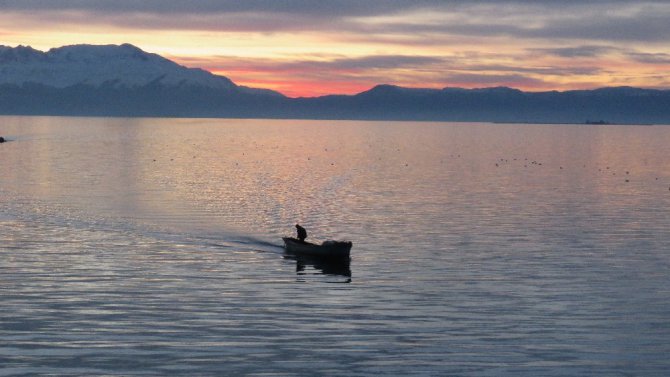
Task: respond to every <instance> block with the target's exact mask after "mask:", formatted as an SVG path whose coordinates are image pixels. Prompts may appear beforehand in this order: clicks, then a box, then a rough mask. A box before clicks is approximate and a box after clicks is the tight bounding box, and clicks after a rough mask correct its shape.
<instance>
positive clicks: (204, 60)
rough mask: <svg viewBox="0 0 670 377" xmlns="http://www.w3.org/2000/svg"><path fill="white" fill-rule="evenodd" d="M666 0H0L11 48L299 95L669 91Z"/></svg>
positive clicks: (0, 29)
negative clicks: (158, 65)
mask: <svg viewBox="0 0 670 377" xmlns="http://www.w3.org/2000/svg"><path fill="white" fill-rule="evenodd" d="M669 41H670V2H669V1H613V0H610V1H604V0H600V1H598V0H593V1H578V0H574V1H573V0H563V1H521V0H518V1H492V0H488V1H477V0H474V1H448V0H445V1H429V0H426V1H421V0H413V1H401V0H374V1H372V0H371V1H361V0H337V1H311V0H282V1H271V0H267V1H259V0H245V1H214V0H211V1H208V0H202V1H197V0H192V1H176V0H144V1H135V0H88V1H82V0H78V1H77V0H14V1H10V0H0V45H6V46H12V47H13V46H17V45H30V46H32V47H34V48H36V49H39V50H48V49H50V48H52V47H59V46H63V45H70V44H80V43H87V44H122V43H131V44H134V45H136V46H138V47H140V48H142V49H143V50H145V51H148V52H153V53H157V54H160V55H163V56H165V57H167V58H169V59H172V60H175V61H176V62H178V63H180V64H183V65H186V66H189V67H200V68H204V69H206V70H209V71H211V72H213V73H216V74H221V75H224V76H227V77H228V78H230V79H232V80H233V81H234V82H235V83H237V84H241V85H247V86H253V87H260V88H268V89H274V90H278V91H280V92H282V93H284V94H286V95H288V96H316V95H323V94H336V93H338V94H339V93H341V94H351V93H357V92H360V91H363V90H367V89H369V88H370V87H372V86H374V85H376V84H381V83H387V84H395V85H401V86H408V87H428V88H442V87H446V86H455V87H465V88H474V87H490V86H500V85H504V86H511V87H515V88H519V89H523V90H530V91H540V90H554V89H556V90H567V89H581V88H596V87H602V86H620V85H630V86H639V87H649V88H669V87H670V42H669Z"/></svg>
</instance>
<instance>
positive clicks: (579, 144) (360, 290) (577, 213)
mask: <svg viewBox="0 0 670 377" xmlns="http://www.w3.org/2000/svg"><path fill="white" fill-rule="evenodd" d="M0 135H2V136H4V137H5V138H7V139H9V140H10V141H9V142H7V143H4V144H0V299H1V300H2V301H1V303H2V304H1V305H0V339H1V341H0V375H2V376H9V375H40V374H49V375H249V376H270V375H278V376H313V375H327V376H372V375H380V376H446V375H454V376H460V375H464V376H573V375H574V376H667V373H668V369H669V368H670V361H668V354H670V254H669V251H670V153H669V151H670V147H669V146H670V127H668V126H665V127H664V126H585V125H502V124H474V123H471V124H466V123H463V124H459V123H408V122H405V123H392V122H334V121H277V120H208V119H132V118H131V119H103V118H58V117H1V118H0ZM296 222H300V223H301V224H302V225H304V226H305V227H306V228H307V231H308V232H309V238H308V240H318V241H321V240H325V239H347V240H351V241H353V243H354V247H353V249H352V259H351V262H350V263H349V264H348V265H346V264H337V265H333V264H328V263H322V262H321V261H314V260H296V259H295V258H293V257H290V256H286V255H284V252H283V249H282V242H281V237H282V236H285V235H292V234H293V233H294V231H295V229H294V227H293V226H294V224H295V223H296Z"/></svg>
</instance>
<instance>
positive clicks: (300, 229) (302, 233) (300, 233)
mask: <svg viewBox="0 0 670 377" xmlns="http://www.w3.org/2000/svg"><path fill="white" fill-rule="evenodd" d="M295 229H296V230H297V231H298V239H299V240H300V242H305V238H307V231H306V230H305V228H303V227H301V226H300V224H295Z"/></svg>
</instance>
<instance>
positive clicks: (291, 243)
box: [282, 237, 352, 258]
mask: <svg viewBox="0 0 670 377" xmlns="http://www.w3.org/2000/svg"><path fill="white" fill-rule="evenodd" d="M282 239H283V240H284V247H285V248H286V251H287V252H289V253H293V254H298V255H310V256H315V257H323V258H348V257H349V252H350V251H351V246H352V243H351V242H349V241H324V242H323V243H322V244H321V245H318V244H315V243H310V242H305V241H300V240H299V239H297V238H293V237H283V238H282Z"/></svg>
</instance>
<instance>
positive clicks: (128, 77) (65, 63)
mask: <svg viewBox="0 0 670 377" xmlns="http://www.w3.org/2000/svg"><path fill="white" fill-rule="evenodd" d="M27 83H34V84H41V85H45V86H49V87H55V88H66V87H71V86H75V85H87V86H94V87H99V86H102V85H106V86H110V85H111V86H113V87H120V88H123V87H125V88H137V87H143V86H146V85H150V84H159V85H162V86H166V87H175V86H179V87H184V86H187V87H188V86H196V87H206V88H212V89H224V90H234V89H241V90H243V91H245V90H247V89H248V88H244V87H238V86H237V85H235V84H234V83H233V82H232V81H231V80H230V79H228V78H226V77H223V76H217V75H214V74H212V73H210V72H207V71H204V70H202V69H198V68H187V67H184V66H181V65H179V64H177V63H175V62H173V61H170V60H168V59H165V58H163V57H161V56H159V55H157V54H151V53H147V52H145V51H142V50H141V49H139V48H137V47H135V46H133V45H130V44H123V45H120V46H118V45H72V46H64V47H59V48H53V49H51V50H49V51H47V52H42V51H38V50H35V49H33V48H31V47H25V46H18V47H14V48H12V47H6V46H0V84H13V85H18V86H21V85H24V84H27Z"/></svg>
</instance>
